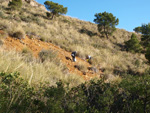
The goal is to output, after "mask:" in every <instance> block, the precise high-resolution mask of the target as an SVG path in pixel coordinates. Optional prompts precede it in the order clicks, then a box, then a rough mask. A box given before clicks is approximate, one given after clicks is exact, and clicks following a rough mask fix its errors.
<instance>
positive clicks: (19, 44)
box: [0, 31, 99, 80]
mask: <svg viewBox="0 0 150 113" xmlns="http://www.w3.org/2000/svg"><path fill="white" fill-rule="evenodd" d="M0 33H2V31H0ZM4 46H5V47H6V48H7V49H12V48H13V49H14V48H15V49H16V51H22V49H23V48H24V47H26V48H29V49H30V50H31V51H32V53H33V55H34V56H35V57H38V53H39V52H40V51H41V50H42V49H52V50H54V51H57V53H58V57H59V59H60V60H61V62H62V63H64V64H65V65H66V66H67V68H68V70H69V72H70V73H75V74H77V75H80V76H82V77H83V78H84V79H85V80H90V79H91V78H94V77H98V76H99V75H98V74H96V73H94V72H93V71H91V70H88V69H87V72H86V73H83V72H81V71H80V70H78V69H77V68H75V67H74V66H75V65H78V63H81V64H83V65H85V66H86V67H91V65H90V64H89V63H88V62H86V61H84V60H82V59H81V58H79V57H77V58H76V59H77V61H76V62H72V61H71V53H70V52H67V51H65V50H63V49H61V48H59V47H58V46H55V45H54V44H52V43H48V42H43V41H40V40H38V39H30V38H29V37H28V36H26V37H25V39H21V40H19V39H15V38H12V37H7V38H6V39H5V40H4ZM66 57H67V58H69V59H66Z"/></svg>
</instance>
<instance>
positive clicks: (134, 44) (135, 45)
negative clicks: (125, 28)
mask: <svg viewBox="0 0 150 113" xmlns="http://www.w3.org/2000/svg"><path fill="white" fill-rule="evenodd" d="M125 45H126V46H127V51H130V52H141V50H142V47H141V45H140V42H139V40H138V39H137V38H136V35H135V34H134V33H133V34H132V35H131V39H130V40H128V41H127V42H125Z"/></svg>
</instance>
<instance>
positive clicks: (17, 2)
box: [8, 0, 22, 10]
mask: <svg viewBox="0 0 150 113" xmlns="http://www.w3.org/2000/svg"><path fill="white" fill-rule="evenodd" d="M8 6H9V7H10V8H11V9H13V10H17V9H20V8H21V7H22V0H12V1H10V2H9V4H8Z"/></svg>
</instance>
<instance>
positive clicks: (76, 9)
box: [36, 0, 150, 31]
mask: <svg viewBox="0 0 150 113" xmlns="http://www.w3.org/2000/svg"><path fill="white" fill-rule="evenodd" d="M36 1H37V2H38V3H40V4H44V2H45V1H47V0H36ZM49 1H53V2H56V3H59V4H61V5H63V6H64V7H68V12H67V14H66V15H68V16H71V17H75V18H78V19H80V20H85V21H90V22H93V20H94V18H95V17H94V15H95V14H96V13H102V12H104V11H106V12H109V13H112V14H113V15H114V16H116V17H117V18H119V25H118V26H116V27H117V28H121V29H126V30H127V31H133V29H134V28H135V27H138V26H141V25H142V24H148V23H149V22H150V0H49Z"/></svg>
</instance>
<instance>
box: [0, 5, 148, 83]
mask: <svg viewBox="0 0 150 113" xmlns="http://www.w3.org/2000/svg"><path fill="white" fill-rule="evenodd" d="M4 6H5V7H6V4H4ZM2 12H7V11H5V10H4V9H2ZM11 15H12V17H14V14H11ZM15 16H16V17H18V18H20V20H21V21H18V20H19V19H10V14H7V13H6V14H5V17H6V18H7V19H1V22H0V26H4V27H3V29H4V30H5V31H7V32H8V33H11V32H14V31H15V30H16V29H21V30H24V31H25V32H26V33H27V34H30V35H31V34H34V36H35V37H37V38H39V39H41V40H43V41H49V42H52V43H54V44H56V45H58V46H60V47H61V48H63V49H65V50H67V51H77V53H78V56H79V57H81V58H82V59H85V56H86V55H90V56H92V57H93V59H94V61H93V65H94V66H96V67H98V68H99V67H100V68H104V69H105V72H104V73H105V74H117V75H118V74H119V75H120V74H122V73H125V72H127V71H128V70H129V69H130V70H132V71H133V72H138V73H143V72H144V71H145V69H146V68H147V67H148V65H147V64H146V63H145V62H146V59H145V57H144V55H142V54H131V53H128V52H126V51H122V47H123V45H124V42H125V41H127V40H129V38H130V36H131V34H132V33H131V32H127V31H125V30H123V29H117V30H116V31H115V33H114V34H113V36H111V37H110V38H109V39H108V40H107V39H106V38H104V37H102V36H101V34H99V32H98V30H97V25H95V24H93V23H91V22H85V21H81V20H79V19H76V18H71V17H68V16H59V17H58V18H56V19H55V20H48V19H47V18H46V13H45V12H44V11H42V10H41V9H39V8H38V7H34V8H32V7H31V6H29V5H28V4H26V3H25V4H24V6H23V8H22V10H21V11H20V12H16V13H15ZM28 17H29V18H28ZM23 18H24V20H23ZM27 19H28V20H27ZM3 23H5V24H3ZM18 59H19V58H18ZM137 60H139V61H140V64H139V65H138V66H137V65H135V62H136V61H137ZM6 62H7V61H6ZM19 62H21V61H18V64H17V65H18V66H19V64H20V63H19ZM8 64H9V62H8ZM28 65H29V64H28ZM32 65H33V64H32V63H31V65H29V67H30V69H28V70H29V72H28V74H26V77H27V78H28V79H29V78H30V75H32V73H34V76H33V77H32V79H31V80H30V81H31V82H32V81H35V82H36V81H39V80H41V81H44V80H46V79H47V78H48V80H50V81H51V83H54V81H56V79H58V78H61V77H62V78H65V77H63V76H66V77H70V76H68V75H67V74H66V75H64V74H63V73H62V72H61V71H56V72H55V71H54V70H61V69H62V67H61V66H59V67H57V66H56V65H55V63H50V64H46V63H45V64H38V63H35V64H34V65H36V67H37V68H35V67H32ZM8 66H9V65H8ZM47 66H49V67H51V68H48V70H47V69H45V68H44V69H43V67H47ZM6 67H7V66H5V68H6ZM5 68H3V70H7V68H6V69H5ZM53 68H54V70H53ZM17 71H20V72H24V71H23V70H22V69H21V68H18V69H17ZM39 71H40V72H39ZM38 73H40V74H38ZM47 73H48V74H47ZM36 74H38V77H39V78H37V77H36ZM49 75H51V77H49ZM56 75H58V76H57V77H56ZM53 77H54V78H53Z"/></svg>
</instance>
